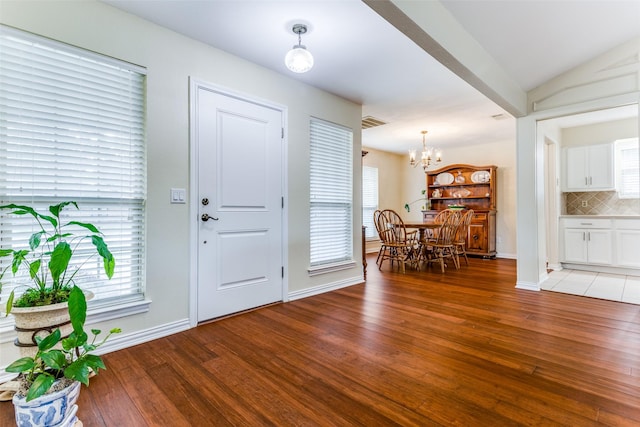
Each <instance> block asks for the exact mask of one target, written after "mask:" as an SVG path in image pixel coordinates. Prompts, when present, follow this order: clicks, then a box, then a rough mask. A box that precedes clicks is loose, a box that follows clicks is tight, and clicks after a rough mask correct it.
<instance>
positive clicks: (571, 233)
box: [564, 228, 613, 265]
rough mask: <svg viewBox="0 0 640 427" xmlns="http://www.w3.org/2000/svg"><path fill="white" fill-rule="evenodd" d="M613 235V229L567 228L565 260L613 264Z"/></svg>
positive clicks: (565, 232)
mask: <svg viewBox="0 0 640 427" xmlns="http://www.w3.org/2000/svg"><path fill="white" fill-rule="evenodd" d="M611 235H612V233H611V230H593V229H587V228H582V229H581V228H567V229H565V230H564V242H565V247H564V254H565V256H564V258H565V261H566V262H580V263H589V264H603V265H611V264H612V263H613V256H612V252H611V246H612V241H613V240H612V238H611Z"/></svg>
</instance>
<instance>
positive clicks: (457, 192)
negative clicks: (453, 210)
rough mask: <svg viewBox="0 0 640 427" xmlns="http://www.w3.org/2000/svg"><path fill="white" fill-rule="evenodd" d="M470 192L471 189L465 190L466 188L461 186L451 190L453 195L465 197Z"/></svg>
mask: <svg viewBox="0 0 640 427" xmlns="http://www.w3.org/2000/svg"><path fill="white" fill-rule="evenodd" d="M470 194H471V191H469V190H467V189H466V188H463V189H461V190H455V191H453V192H451V195H452V196H453V197H467V196H468V195H470Z"/></svg>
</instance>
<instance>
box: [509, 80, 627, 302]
mask: <svg viewBox="0 0 640 427" xmlns="http://www.w3.org/2000/svg"><path fill="white" fill-rule="evenodd" d="M639 103H640V92H634V93H629V94H624V95H617V96H611V97H607V98H599V99H595V100H593V101H588V102H582V103H578V104H571V105H567V106H563V107H557V108H552V109H548V110H543V111H539V112H534V113H530V114H529V115H527V116H525V117H522V118H519V119H518V140H517V144H518V160H519V161H518V167H517V171H516V175H517V177H516V181H517V186H516V189H517V193H516V194H517V197H518V202H517V203H518V212H517V222H516V223H517V236H518V238H517V261H518V262H517V281H516V288H519V289H527V290H535V291H539V290H540V289H541V286H540V285H541V284H542V282H544V280H546V278H547V272H546V271H547V270H546V267H547V266H546V261H547V253H546V226H547V224H546V221H545V203H544V186H545V178H544V164H543V163H544V161H545V158H544V149H543V146H542V145H543V144H544V143H545V141H544V138H538V135H537V122H538V121H540V120H548V119H553V118H557V117H563V116H568V115H571V114H578V113H585V112H590V111H596V110H602V109H606V108H613V107H619V106H622V105H630V104H639ZM638 108H639V109H640V104H639V107H638ZM520 152H521V153H520ZM532 157H533V158H534V159H535V161H534V162H532V161H531V158H532ZM525 208H526V209H525Z"/></svg>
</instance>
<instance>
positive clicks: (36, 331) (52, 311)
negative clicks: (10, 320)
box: [11, 302, 73, 357]
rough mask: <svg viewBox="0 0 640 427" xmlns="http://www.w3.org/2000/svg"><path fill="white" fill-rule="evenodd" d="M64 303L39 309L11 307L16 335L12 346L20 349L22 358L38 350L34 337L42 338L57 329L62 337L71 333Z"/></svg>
mask: <svg viewBox="0 0 640 427" xmlns="http://www.w3.org/2000/svg"><path fill="white" fill-rule="evenodd" d="M67 307H68V304H67V303H66V302H61V303H59V304H51V305H44V306H41V307H24V308H20V307H13V308H12V309H11V314H12V315H13V317H14V319H15V322H16V325H15V330H16V333H17V335H18V337H17V338H16V340H15V342H14V344H15V345H16V346H18V347H20V355H21V356H22V357H26V356H29V357H33V356H34V355H35V354H36V351H37V350H38V345H37V343H36V340H35V339H36V337H40V338H44V337H46V336H47V335H49V334H50V333H52V332H53V331H55V330H56V329H57V328H60V332H61V333H62V336H63V337H66V336H67V335H69V334H70V333H71V331H72V330H73V327H72V326H71V323H70V321H69V310H68V308H67Z"/></svg>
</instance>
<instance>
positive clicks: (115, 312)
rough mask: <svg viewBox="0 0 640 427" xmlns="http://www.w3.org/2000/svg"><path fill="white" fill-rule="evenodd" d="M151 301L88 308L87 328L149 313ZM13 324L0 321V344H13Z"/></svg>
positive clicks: (10, 317) (10, 321) (8, 318)
mask: <svg viewBox="0 0 640 427" xmlns="http://www.w3.org/2000/svg"><path fill="white" fill-rule="evenodd" d="M150 305H151V300H148V299H143V300H137V301H128V302H122V303H119V304H110V305H102V306H100V305H99V306H96V307H89V309H88V312H87V323H86V324H87V326H89V325H92V324H96V323H100V322H105V321H107V320H112V319H119V318H122V317H127V316H133V315H136V314H140V313H146V312H148V311H149V306H150ZM14 325H15V322H14V320H13V316H11V315H9V317H7V318H3V319H2V320H0V344H4V343H7V342H13V341H14V340H15V338H16V334H15V331H14V329H13V327H14Z"/></svg>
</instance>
